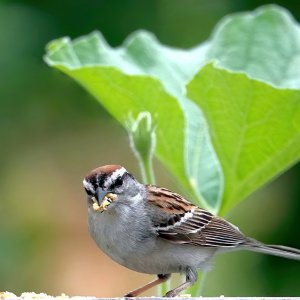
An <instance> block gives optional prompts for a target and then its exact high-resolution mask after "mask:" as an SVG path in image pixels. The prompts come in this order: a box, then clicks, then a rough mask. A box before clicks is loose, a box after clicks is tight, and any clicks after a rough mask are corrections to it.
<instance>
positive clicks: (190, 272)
mask: <svg viewBox="0 0 300 300" xmlns="http://www.w3.org/2000/svg"><path fill="white" fill-rule="evenodd" d="M197 278H198V273H197V270H196V269H192V268H187V269H186V281H185V282H184V283H183V284H181V285H180V286H178V287H177V288H175V289H173V290H171V291H169V292H167V293H166V295H165V297H168V298H172V297H176V296H177V295H178V294H179V293H180V292H182V291H183V290H185V289H187V288H188V287H190V286H191V285H193V284H194V283H195V282H196V281H197Z"/></svg>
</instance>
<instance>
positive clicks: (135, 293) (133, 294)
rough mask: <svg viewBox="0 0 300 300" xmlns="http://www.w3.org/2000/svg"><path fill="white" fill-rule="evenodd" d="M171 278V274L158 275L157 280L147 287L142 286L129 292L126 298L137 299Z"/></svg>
mask: <svg viewBox="0 0 300 300" xmlns="http://www.w3.org/2000/svg"><path fill="white" fill-rule="evenodd" d="M170 277H171V274H158V275H157V279H155V280H153V281H151V282H149V283H147V284H146V285H143V286H141V287H140V288H138V289H136V290H134V291H131V292H129V293H128V294H126V295H125V296H124V297H136V296H138V295H139V294H141V293H143V292H145V291H147V290H149V289H151V288H152V287H154V286H156V285H158V284H160V283H163V282H165V281H167V280H168V279H169V278H170Z"/></svg>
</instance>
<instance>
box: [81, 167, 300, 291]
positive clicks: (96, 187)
mask: <svg viewBox="0 0 300 300" xmlns="http://www.w3.org/2000/svg"><path fill="white" fill-rule="evenodd" d="M83 187H84V189H85V193H86V195H87V209H88V228H89V232H90V235H91V237H92V238H93V239H94V241H95V242H96V244H97V246H98V247H99V248H100V249H101V250H102V251H103V252H104V253H105V254H107V255H108V256H109V257H110V258H111V259H113V260H114V261H116V262H117V263H119V264H120V265H122V266H124V267H126V268H129V269H131V270H134V271H137V272H140V273H146V274H154V275H157V278H156V279H155V280H153V281H151V282H149V283H148V284H146V285H144V286H142V287H139V288H137V289H135V290H133V291H130V292H128V293H127V294H126V295H125V297H136V296H138V295H140V294H141V293H143V292H145V291H146V290H148V289H150V288H152V287H154V286H156V285H159V284H160V283H162V282H165V281H166V280H168V279H169V278H170V276H171V274H173V273H180V274H184V275H185V278H186V280H185V282H184V283H182V284H180V285H179V286H177V287H175V288H174V289H172V290H170V291H168V292H167V293H166V295H165V296H166V297H175V296H177V295H178V294H179V293H181V292H182V291H183V290H185V289H186V288H188V287H190V286H191V285H193V284H194V283H195V282H196V281H197V274H198V273H197V270H198V269H202V270H207V269H209V268H210V265H211V261H212V259H213V257H214V256H215V254H217V253H221V252H228V251H234V250H250V251H255V252H262V253H266V254H271V255H276V256H281V257H285V258H288V259H295V260H300V250H299V249H295V248H291V247H286V246H279V245H266V244H263V243H261V242H259V241H257V240H255V239H254V238H250V237H247V236H246V235H244V234H243V233H242V232H241V231H240V230H239V228H238V227H236V226H235V225H233V224H231V223H230V222H228V221H227V220H225V219H223V218H221V217H219V216H216V215H214V214H212V213H210V212H209V211H207V210H205V209H203V208H200V207H198V206H197V205H195V204H193V203H191V202H190V201H188V200H187V199H185V198H184V197H183V196H181V195H179V194H178V193H175V192H172V191H170V190H169V189H167V188H164V187H159V186H156V185H151V184H142V183H140V182H138V181H137V180H136V179H135V177H134V176H133V175H132V174H131V173H129V172H128V171H127V170H126V169H125V168H124V167H122V166H120V165H105V166H101V167H98V168H96V169H94V170H92V171H90V172H89V173H88V174H87V176H85V178H84V180H83Z"/></svg>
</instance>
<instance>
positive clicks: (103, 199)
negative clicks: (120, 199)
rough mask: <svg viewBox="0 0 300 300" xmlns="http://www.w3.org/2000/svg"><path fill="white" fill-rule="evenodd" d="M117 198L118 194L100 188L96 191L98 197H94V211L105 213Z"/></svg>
mask: <svg viewBox="0 0 300 300" xmlns="http://www.w3.org/2000/svg"><path fill="white" fill-rule="evenodd" d="M116 198H117V195H116V194H112V193H110V191H107V190H102V189H100V188H98V189H97V190H96V197H92V200H93V209H94V211H100V212H103V211H104V210H106V209H107V207H108V206H109V205H110V204H111V203H112V202H113V201H114V200H115V199H116Z"/></svg>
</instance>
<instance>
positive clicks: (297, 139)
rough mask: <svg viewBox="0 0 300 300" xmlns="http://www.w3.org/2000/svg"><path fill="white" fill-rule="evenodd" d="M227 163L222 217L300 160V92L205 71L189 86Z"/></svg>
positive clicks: (236, 75) (219, 71) (212, 69)
mask: <svg viewBox="0 0 300 300" xmlns="http://www.w3.org/2000/svg"><path fill="white" fill-rule="evenodd" d="M188 95H189V96H190V98H192V99H194V101H195V102H196V103H197V104H198V105H199V106H200V107H201V108H202V109H203V111H204V114H205V117H206V119H207V121H208V124H209V128H210V135H211V137H212V141H213V145H214V147H215V150H216V151H217V154H218V157H219V159H220V161H221V163H222V169H223V172H224V176H225V190H224V196H223V200H222V207H221V213H222V214H224V213H226V212H228V211H229V210H230V209H231V208H232V207H234V206H235V205H236V204H237V203H238V202H239V201H241V200H242V199H244V198H245V197H246V196H248V195H249V194H250V193H252V192H253V191H255V190H256V189H257V188H258V187H260V186H261V185H263V184H264V183H266V182H267V181H269V180H270V179H271V178H272V177H274V176H278V174H280V173H281V172H283V171H284V170H285V169H287V168H288V167H289V166H291V165H292V164H294V163H295V162H296V161H297V160H299V158H300V91H298V90H291V89H278V88H275V87H272V86H270V85H268V84H266V83H263V82H260V81H258V80H254V79H250V78H249V77H248V76H247V75H245V74H241V73H240V74H239V73H231V72H228V71H227V70H224V69H218V68H216V67H214V66H213V65H212V64H210V65H207V66H205V67H204V68H203V69H201V70H200V72H199V73H198V74H197V75H196V77H195V78H194V80H193V81H192V82H191V83H190V84H189V86H188Z"/></svg>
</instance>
